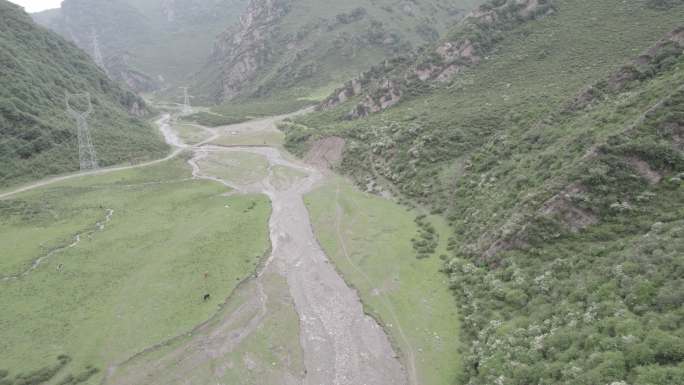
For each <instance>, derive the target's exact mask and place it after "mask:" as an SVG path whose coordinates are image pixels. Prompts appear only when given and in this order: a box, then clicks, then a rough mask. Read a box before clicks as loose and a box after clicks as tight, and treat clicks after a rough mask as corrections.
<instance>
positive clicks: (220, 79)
mask: <svg viewBox="0 0 684 385" xmlns="http://www.w3.org/2000/svg"><path fill="white" fill-rule="evenodd" d="M477 3H478V1H477V0H459V1H446V0H414V1H399V2H397V1H393V0H392V1H390V0H377V1H365V0H354V1H344V2H341V1H333V0H251V1H250V2H249V5H248V6H247V10H246V11H245V13H244V14H243V15H242V17H241V22H240V25H239V26H238V27H237V28H234V29H229V30H228V31H227V32H226V33H224V34H223V35H222V36H221V37H220V38H219V40H218V41H217V45H216V49H215V53H214V55H213V56H212V58H211V59H210V60H209V62H208V63H207V65H206V67H205V69H204V70H203V71H202V72H201V74H200V76H198V78H197V86H196V92H197V93H198V94H201V95H203V96H204V97H205V98H209V99H211V100H215V101H224V102H225V101H231V100H235V99H239V100H245V99H250V98H261V99H263V98H267V97H271V98H279V97H280V96H286V97H292V98H308V99H320V96H318V95H319V94H321V92H322V93H323V94H325V93H327V92H329V91H330V89H331V87H334V86H335V85H336V84H339V83H340V82H342V81H344V80H345V79H348V78H349V77H351V76H354V75H356V74H357V73H359V72H361V71H363V70H364V69H366V68H368V67H369V66H370V65H371V64H373V63H376V62H378V61H381V60H384V59H386V58H390V57H392V56H395V55H397V54H400V53H402V52H406V51H409V50H412V49H414V48H417V47H419V46H422V45H424V44H426V43H428V42H432V41H435V40H437V39H438V38H439V36H440V34H442V33H443V32H445V31H446V29H447V27H448V25H449V24H448V21H449V20H453V19H458V18H459V17H461V16H463V15H465V13H466V12H467V11H468V10H469V9H472V8H473V7H474V6H475V5H476V4H477ZM276 95H278V96H276Z"/></svg>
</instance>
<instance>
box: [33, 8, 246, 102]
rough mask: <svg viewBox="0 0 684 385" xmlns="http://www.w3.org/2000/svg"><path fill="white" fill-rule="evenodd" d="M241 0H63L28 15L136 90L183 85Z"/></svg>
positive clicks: (237, 10) (234, 19) (233, 19)
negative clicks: (54, 8)
mask: <svg viewBox="0 0 684 385" xmlns="http://www.w3.org/2000/svg"><path fill="white" fill-rule="evenodd" d="M245 5H246V0H210V1H202V0H141V1H137V0H66V1H64V2H63V3H62V7H61V8H60V9H58V10H49V11H44V12H41V13H37V14H34V15H33V17H34V19H35V20H36V21H37V22H38V23H40V24H42V25H44V26H46V27H48V28H50V29H52V30H54V31H55V32H57V33H59V34H60V35H62V36H63V37H65V38H67V39H69V40H71V41H73V42H75V43H76V44H77V45H78V46H79V47H81V48H82V49H83V50H84V51H86V52H88V54H90V56H91V57H92V58H93V59H94V60H95V61H96V62H97V63H98V64H99V65H100V67H101V68H103V69H105V70H106V71H107V72H108V74H109V75H110V76H111V77H112V78H113V79H115V80H118V81H122V82H124V83H126V84H127V85H128V86H129V87H130V88H132V89H134V90H136V91H143V92H146V91H153V90H157V89H159V88H161V87H171V86H177V85H182V84H184V82H185V80H186V78H187V77H188V75H190V74H192V73H194V72H196V71H198V70H199V69H200V67H201V66H202V65H203V63H204V62H205V60H206V59H207V57H209V56H210V54H211V52H212V49H213V45H214V40H215V38H216V36H217V35H218V34H219V33H221V32H222V31H223V30H224V29H225V28H226V27H227V26H229V25H231V24H233V23H235V22H237V19H238V15H239V14H240V13H241V12H242V11H243V9H244V7H245Z"/></svg>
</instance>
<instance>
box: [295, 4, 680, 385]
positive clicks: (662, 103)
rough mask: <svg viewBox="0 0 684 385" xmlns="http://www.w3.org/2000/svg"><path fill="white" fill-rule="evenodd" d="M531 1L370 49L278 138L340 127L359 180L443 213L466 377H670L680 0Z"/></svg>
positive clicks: (504, 380) (310, 138) (676, 276)
mask: <svg viewBox="0 0 684 385" xmlns="http://www.w3.org/2000/svg"><path fill="white" fill-rule="evenodd" d="M541 3H542V2H536V1H513V0H511V1H502V0H496V1H493V2H492V3H491V4H490V5H488V6H487V7H484V8H481V9H480V10H478V11H477V12H475V13H474V14H473V15H472V18H476V19H477V18H480V17H481V16H482V15H483V14H486V13H488V12H490V11H491V10H493V9H499V10H502V9H509V10H520V9H524V8H526V6H527V5H530V4H541ZM548 6H549V7H550V8H548V9H552V10H553V11H552V12H548V10H545V11H544V12H543V13H542V14H541V15H544V17H541V18H539V17H535V18H525V17H515V18H500V17H499V16H496V17H495V18H494V19H493V20H492V19H490V20H487V21H486V22H484V23H482V22H479V23H477V24H478V26H479V27H478V28H482V29H480V30H479V33H478V34H477V35H470V37H473V36H478V37H479V38H482V37H484V38H485V40H484V41H485V42H487V44H485V45H480V48H478V46H477V45H476V44H473V48H472V49H463V50H462V49H460V48H465V47H467V44H465V45H464V42H465V41H466V40H467V39H466V38H468V37H469V36H468V35H463V31H464V30H465V31H466V32H467V30H468V29H469V27H468V25H464V24H460V25H458V26H456V27H455V28H454V30H453V31H452V34H451V35H449V37H448V38H447V39H445V40H444V41H443V42H440V43H439V44H436V45H435V46H433V48H432V49H431V50H429V51H428V53H427V54H417V55H415V56H411V57H407V58H406V59H405V61H404V62H400V61H397V62H394V63H389V64H385V65H381V66H377V67H376V68H375V69H374V71H372V72H370V73H369V74H367V75H365V76H364V77H362V78H361V79H360V80H361V81H366V82H365V83H364V84H360V81H359V80H357V82H354V83H351V82H350V83H349V85H350V86H349V87H346V88H343V89H340V90H339V91H338V92H336V93H335V95H333V96H332V97H331V98H330V99H329V100H328V101H327V103H326V105H324V106H323V111H321V112H319V113H317V114H313V115H310V116H306V117H302V118H299V119H297V120H295V122H293V123H290V124H289V125H287V126H286V127H285V129H286V130H287V132H288V135H287V141H288V143H287V145H288V147H289V148H290V149H292V150H293V151H298V152H303V151H304V150H306V148H308V146H310V145H312V144H313V143H315V142H316V139H318V138H321V137H328V136H341V137H343V138H345V139H346V141H347V148H346V152H345V157H344V161H343V163H342V165H341V169H342V170H344V171H346V172H347V173H349V174H350V175H352V176H353V177H354V178H355V179H356V180H357V182H358V183H359V185H361V186H363V187H364V188H366V189H368V190H371V191H376V192H384V193H388V194H392V195H395V196H396V197H397V198H398V199H400V200H402V201H404V202H406V203H408V204H413V203H418V204H419V205H421V206H426V207H429V208H430V209H431V210H433V212H435V213H441V214H443V215H444V216H445V217H446V218H448V220H449V222H450V223H451V225H452V227H453V232H454V233H453V238H452V239H451V241H450V242H451V249H452V255H451V256H448V257H446V259H447V261H448V264H447V270H448V272H449V273H450V274H451V283H452V286H453V288H454V291H455V294H456V296H457V298H458V300H459V302H460V303H461V309H462V314H463V315H464V319H463V324H462V327H463V329H464V331H465V333H466V336H467V341H465V342H466V343H467V344H469V348H468V350H467V351H466V352H465V353H466V356H467V360H468V371H469V373H468V376H467V377H468V378H466V379H464V381H463V382H464V383H469V384H537V383H544V384H547V383H563V384H587V385H588V384H644V385H645V384H672V385H674V384H680V383H682V382H683V381H684V371H683V370H682V368H683V367H684V366H683V363H682V362H683V361H684V351H683V350H682V348H681V347H682V346H684V342H683V338H684V326H683V325H684V314H682V305H683V304H684V302H683V301H684V298H683V297H682V295H681V293H682V279H681V277H682V266H684V259H683V258H684V257H683V256H684V252H683V251H684V235H683V234H682V228H683V227H682V226H683V225H684V224H682V222H681V218H682V217H684V211H683V210H684V187H683V186H682V177H684V175H683V174H682V173H683V172H684V147H682V135H683V133H684V131H683V130H684V125H682V122H684V115H683V113H684V111H683V109H682V106H684V99H683V97H684V94H683V93H682V92H684V55H682V50H683V49H684V29H683V27H684V26H683V25H682V20H684V3H682V2H681V1H671V2H660V1H650V0H648V1H632V2H621V1H617V0H592V1H587V0H573V1H569V0H568V1H566V0H555V1H552V2H550V3H549V4H548ZM497 13H498V12H497ZM499 15H500V14H499ZM472 18H471V21H472V20H473V19H472ZM496 20H499V21H504V23H503V24H499V23H497V22H496ZM492 21H493V23H492ZM509 21H512V22H509ZM465 23H468V21H466V22H465ZM471 25H472V24H471ZM471 31H472V30H471ZM472 41H473V40H472V39H471V42H472ZM479 41H482V40H479ZM447 46H449V47H460V48H458V49H456V50H455V51H454V52H460V53H459V54H458V55H456V56H459V57H455V56H454V58H455V60H454V61H453V62H450V61H449V60H445V57H442V56H441V55H439V51H436V50H437V49H439V47H447ZM466 51H470V53H471V54H472V53H476V56H478V57H479V60H477V61H474V60H465V58H464V57H474V56H473V55H471V54H465V52H466ZM429 52H436V53H437V56H438V57H435V56H434V55H431V54H430V53H429ZM442 52H443V51H442ZM430 57H432V58H433V61H432V62H428V64H427V65H426V64H425V63H426V61H425V60H426V58H427V59H429V58H430ZM430 64H432V65H434V67H431V66H430ZM452 65H457V66H458V70H457V71H453V72H452V73H450V76H449V77H448V78H446V79H445V78H440V74H442V73H443V72H444V70H445V69H448V68H449V67H450V66H452ZM423 70H426V71H427V70H429V71H428V72H429V73H427V74H426V76H419V75H420V73H421V72H422V71H423ZM408 73H412V74H414V75H415V76H414V77H413V78H411V77H407V76H403V75H404V74H408ZM383 80H384V81H385V84H387V81H388V80H389V86H385V87H383ZM393 81H394V83H392V82H393ZM354 88H356V90H354ZM340 94H342V95H343V97H342V98H340V97H339V96H340ZM392 95H399V96H400V97H399V98H393V97H392ZM342 99H344V100H342ZM394 99H398V100H394ZM369 100H371V102H369ZM388 100H393V103H391V104H388V105H384V106H383V105H382V104H383V102H386V101H388ZM359 106H366V107H368V108H367V109H365V112H364V113H358V112H359V111H360V110H359V108H358V107H359ZM371 107H372V108H371ZM350 112H352V113H350ZM355 112H356V113H355ZM364 116H365V118H364ZM349 118H360V119H355V120H351V121H350V120H348V119H349ZM417 252H418V253H420V250H419V249H417Z"/></svg>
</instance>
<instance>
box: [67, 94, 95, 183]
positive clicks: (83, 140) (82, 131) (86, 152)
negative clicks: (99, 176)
mask: <svg viewBox="0 0 684 385" xmlns="http://www.w3.org/2000/svg"><path fill="white" fill-rule="evenodd" d="M75 97H81V98H84V99H85V100H86V101H87V102H88V107H87V109H86V111H77V110H76V109H74V107H72V106H71V104H70V103H69V100H70V99H72V98H75ZM65 98H66V107H67V112H68V113H69V115H71V116H72V117H73V118H74V119H76V124H77V125H78V158H79V162H80V166H81V170H94V169H96V168H98V164H97V155H96V154H95V147H93V142H92V140H91V139H90V128H89V127H88V121H87V120H86V119H87V118H88V115H90V114H91V113H92V112H93V105H92V103H91V102H90V94H89V93H83V94H71V95H70V94H66V96H65Z"/></svg>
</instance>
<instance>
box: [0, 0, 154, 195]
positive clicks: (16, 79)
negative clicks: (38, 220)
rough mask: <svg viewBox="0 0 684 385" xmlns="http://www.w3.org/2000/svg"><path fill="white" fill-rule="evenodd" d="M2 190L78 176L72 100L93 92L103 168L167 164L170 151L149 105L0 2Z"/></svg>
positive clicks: (92, 120) (91, 120) (92, 124)
mask: <svg viewBox="0 0 684 385" xmlns="http://www.w3.org/2000/svg"><path fill="white" fill-rule="evenodd" d="M0 73H2V76H0V164H1V165H2V167H0V186H6V185H9V184H14V183H19V182H25V181H29V180H32V179H36V178H40V177H43V176H46V175H50V174H58V173H64V172H69V171H74V170H78V167H79V162H78V142H77V134H76V122H75V121H74V120H73V119H72V118H71V117H70V116H68V115H67V112H66V106H65V93H84V92H89V93H90V94H91V97H92V104H93V114H92V115H91V116H90V117H89V119H88V122H89V123H90V127H91V129H92V141H93V144H94V147H95V150H96V151H97V154H98V158H99V161H100V165H101V166H107V165H112V164H117V163H122V162H128V161H143V160H147V159H152V158H156V157H159V156H160V155H162V154H164V153H165V152H166V145H164V144H163V141H162V140H161V138H160V137H159V135H158V134H157V133H156V131H155V130H154V128H153V127H151V126H150V125H149V124H147V123H145V122H143V121H142V120H140V119H139V118H136V117H134V115H141V114H145V113H146V110H145V105H144V102H143V101H142V99H140V98H138V97H137V96H135V95H134V94H132V93H130V92H128V91H125V90H123V89H121V88H120V87H119V86H117V85H116V84H114V83H112V82H111V81H110V80H108V79H107V77H106V76H105V74H104V73H103V72H102V71H101V70H99V69H98V68H97V66H96V65H95V64H94V63H93V62H92V61H91V59H90V58H89V57H88V56H87V55H86V54H85V53H84V52H82V51H81V50H79V49H78V48H76V47H75V46H74V45H73V44H71V43H68V42H67V41H65V40H64V39H62V38H60V37H59V36H57V35H55V34H54V33H51V32H49V31H47V30H45V29H44V28H42V27H39V26H37V25H35V24H34V23H33V21H32V20H31V18H30V17H29V16H28V15H27V14H26V13H25V12H24V11H23V10H22V9H21V8H19V7H17V6H15V5H13V4H11V3H9V2H7V1H4V0H3V1H0Z"/></svg>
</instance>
